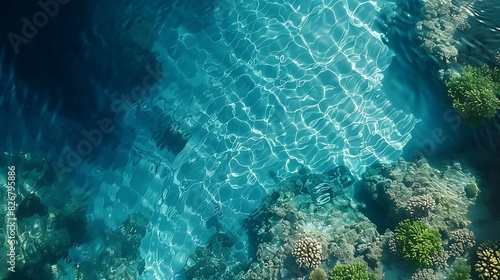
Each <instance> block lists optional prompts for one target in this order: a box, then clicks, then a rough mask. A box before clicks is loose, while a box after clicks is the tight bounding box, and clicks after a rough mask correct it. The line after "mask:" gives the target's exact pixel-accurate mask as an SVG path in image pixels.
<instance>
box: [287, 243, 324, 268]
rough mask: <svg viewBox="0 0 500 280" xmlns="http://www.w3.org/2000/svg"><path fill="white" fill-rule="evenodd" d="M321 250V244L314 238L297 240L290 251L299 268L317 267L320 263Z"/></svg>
mask: <svg viewBox="0 0 500 280" xmlns="http://www.w3.org/2000/svg"><path fill="white" fill-rule="evenodd" d="M322 252H323V250H322V249H321V244H320V243H319V242H318V241H317V240H316V239H314V238H311V237H304V238H301V239H299V241H298V242H297V244H295V247H294V248H293V250H292V255H293V257H294V258H295V261H296V262H297V265H298V266H300V267H317V266H319V264H320V263H321V259H322V256H321V254H322Z"/></svg>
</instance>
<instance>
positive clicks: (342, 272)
mask: <svg viewBox="0 0 500 280" xmlns="http://www.w3.org/2000/svg"><path fill="white" fill-rule="evenodd" d="M376 279H377V277H376V276H375V274H373V273H371V272H370V271H369V269H368V266H366V264H364V263H354V264H339V265H336V266H335V267H334V268H333V269H332V273H331V276H330V280H376Z"/></svg>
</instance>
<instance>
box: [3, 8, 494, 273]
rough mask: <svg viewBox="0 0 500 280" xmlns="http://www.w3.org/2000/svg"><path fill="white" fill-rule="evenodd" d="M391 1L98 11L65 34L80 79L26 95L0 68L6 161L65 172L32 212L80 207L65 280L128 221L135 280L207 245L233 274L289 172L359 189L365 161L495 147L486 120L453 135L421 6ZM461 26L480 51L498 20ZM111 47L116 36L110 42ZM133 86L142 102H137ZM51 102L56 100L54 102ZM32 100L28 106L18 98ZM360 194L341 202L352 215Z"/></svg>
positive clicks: (10, 69) (175, 269)
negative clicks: (58, 187) (219, 237)
mask: <svg viewBox="0 0 500 280" xmlns="http://www.w3.org/2000/svg"><path fill="white" fill-rule="evenodd" d="M398 4H399V6H396V2H394V1H385V0H379V1H357V0H341V1H326V0H321V1H319V0H318V1H317V0H312V1H265V0H258V1H235V2H232V1H213V2H207V3H203V4H201V3H195V2H190V1H188V2H182V1H175V2H173V3H170V2H169V3H157V2H156V1H147V2H145V3H140V4H138V3H134V2H133V1H130V2H129V3H127V4H123V3H122V4H117V3H109V4H95V5H94V4H93V5H89V6H92V7H91V8H89V10H92V11H93V12H92V13H90V12H89V13H88V15H87V14H86V15H87V16H86V17H84V18H85V19H81V18H77V19H75V21H76V22H77V23H75V24H79V23H80V20H81V21H84V22H86V21H88V22H89V23H92V24H93V25H89V26H91V27H89V28H82V31H81V33H77V32H75V33H76V35H75V33H72V34H73V36H75V37H78V38H79V40H80V41H81V42H84V44H82V45H81V46H80V47H78V48H77V47H74V46H67V48H69V49H72V48H75V49H79V50H75V51H68V52H67V53H65V54H63V55H64V57H65V58H68V59H67V60H65V61H74V63H70V64H68V65H72V66H70V67H68V68H64V69H65V70H66V71H68V72H70V73H73V72H71V71H74V72H75V73H80V74H79V75H80V76H77V77H76V78H80V79H82V80H86V81H88V82H87V83H83V82H82V84H80V83H74V84H73V83H71V82H69V81H71V80H72V78H71V77H69V78H68V77H66V76H64V75H62V78H61V79H58V80H57V81H58V82H54V83H53V84H52V83H48V82H47V83H42V82H40V83H36V84H35V83H29V82H26V83H27V85H24V84H22V83H20V82H19V80H23V81H31V79H33V80H36V79H37V78H36V77H35V76H36V75H33V74H29V73H28V74H26V73H25V72H22V71H20V70H18V68H22V67H21V66H19V65H20V64H21V62H19V61H22V60H23V59H21V58H16V59H9V57H8V55H4V56H2V58H1V61H2V62H3V63H4V64H5V65H7V66H5V67H4V68H3V70H2V71H3V72H2V77H3V79H2V86H3V87H4V92H6V93H9V92H10V94H4V95H3V96H2V100H1V101H0V103H1V104H2V105H3V106H4V109H3V111H2V114H3V118H4V119H6V120H10V122H9V121H6V122H5V123H6V124H5V127H6V131H7V135H8V137H6V139H5V141H4V142H2V146H1V147H2V149H3V150H4V151H5V154H6V156H8V155H9V153H11V154H17V153H21V152H29V151H30V149H32V150H33V151H43V152H44V153H46V159H47V160H50V162H52V165H51V166H52V167H54V163H56V164H57V163H61V164H65V165H69V166H70V167H71V168H70V169H71V176H70V177H65V176H66V174H64V176H62V177H63V178H62V179H63V181H65V182H66V184H67V185H66V186H65V187H64V191H61V192H59V193H57V192H56V194H51V196H50V199H48V200H45V201H46V202H45V203H46V204H54V205H59V206H60V205H62V204H64V201H66V200H67V199H68V198H67V196H71V197H73V198H74V199H71V200H70V202H71V203H76V204H78V203H80V205H79V206H83V209H84V210H82V211H81V212H80V215H81V216H82V217H84V220H85V223H86V224H85V227H86V231H88V237H87V238H86V239H84V240H83V241H81V242H74V243H72V244H71V246H68V247H69V248H67V250H65V252H67V253H61V256H59V257H60V258H63V259H64V258H65V259H66V260H67V263H68V267H73V268H74V267H76V266H74V264H76V263H79V264H82V265H81V267H82V268H86V267H88V266H85V264H87V265H88V264H89V263H92V260H93V258H97V257H96V256H99V255H103V254H105V253H104V252H105V251H106V249H105V247H106V245H105V244H107V243H106V242H108V241H106V238H104V236H105V235H106V234H107V233H105V231H104V229H109V230H116V229H121V228H122V226H123V224H124V223H125V224H127V223H128V222H129V220H128V219H130V215H133V214H134V213H136V214H137V213H140V214H141V215H143V216H144V217H145V218H144V220H141V218H137V219H138V220H139V221H141V222H142V224H141V226H140V227H139V226H138V228H140V229H141V230H144V232H143V234H142V235H140V238H139V237H137V236H136V239H137V240H139V241H137V242H136V243H134V244H135V245H134V246H137V248H136V249H137V250H136V251H137V256H140V259H143V260H144V263H143V264H144V267H143V269H142V270H143V271H142V270H141V274H140V276H138V279H185V276H184V273H185V271H184V269H185V266H186V263H187V262H188V259H189V257H190V255H191V254H193V253H194V252H195V249H196V248H197V246H203V245H206V244H207V243H208V242H209V240H210V238H212V237H213V235H214V234H215V233H217V232H233V233H238V234H236V236H237V238H236V240H234V242H235V243H237V244H238V246H235V247H234V248H232V249H231V250H232V255H231V256H232V257H231V258H228V259H227V260H226V261H228V266H231V265H234V266H236V264H238V263H243V262H246V261H249V259H250V257H251V256H250V255H249V254H250V253H249V252H250V251H252V250H253V249H254V248H251V247H252V243H251V239H252V237H251V236H250V237H249V236H248V235H247V234H246V232H245V231H244V230H242V228H244V226H243V222H244V221H245V218H247V217H248V216H249V215H250V214H252V213H254V212H255V211H256V210H257V209H259V208H260V207H261V204H262V202H263V200H264V199H265V198H266V196H268V195H271V194H272V193H273V190H274V189H275V187H276V185H277V184H278V183H279V182H282V181H283V180H284V179H286V178H288V177H290V176H292V175H297V174H302V173H318V174H321V173H327V172H328V171H329V170H332V169H335V168H338V167H339V166H340V167H342V168H346V170H348V172H350V173H351V174H352V176H348V177H349V178H352V180H361V179H362V178H363V173H364V172H365V171H366V170H367V169H368V167H369V166H371V165H372V164H374V163H377V162H381V163H388V164H389V163H394V162H396V161H397V160H398V159H399V158H400V157H405V158H406V159H414V158H416V157H418V156H419V155H421V154H424V155H425V156H431V155H442V154H446V153H450V152H451V153H456V154H458V155H459V156H460V157H461V156H464V155H467V153H468V150H469V149H470V148H471V147H474V146H475V145H477V144H478V143H483V141H484V142H495V140H492V139H495V135H498V129H495V124H496V122H493V123H492V124H491V127H493V128H491V127H490V128H485V129H482V130H481V129H477V130H472V129H470V128H467V127H465V126H464V125H460V124H458V123H457V119H456V117H454V115H453V112H452V110H451V109H450V108H451V107H450V101H449V100H448V99H447V95H446V88H445V86H444V84H443V83H442V81H441V80H439V69H438V68H439V67H438V66H437V65H436V64H435V62H434V61H433V60H432V59H430V58H428V57H425V56H424V55H423V54H422V51H421V47H420V45H419V41H418V39H416V38H415V34H413V31H412V30H413V29H414V28H415V25H416V23H417V22H418V20H417V18H416V10H418V9H419V8H420V7H421V5H422V3H420V2H418V1H415V2H413V1H411V3H410V4H407V5H404V4H401V3H398ZM70 5H71V4H68V7H70ZM75 5H76V4H75ZM114 5H118V6H119V8H114ZM61 7H62V6H61ZM75 9H76V10H78V9H77V8H75ZM471 9H472V8H471ZM471 11H472V10H471ZM470 13H471V14H473V15H475V17H474V18H475V19H476V20H477V22H475V21H474V20H471V21H470V24H471V25H474V24H479V25H481V26H487V27H488V28H489V30H490V31H491V32H492V34H494V36H491V37H488V38H484V40H485V41H488V40H491V41H492V42H493V43H491V44H492V45H493V44H495V43H496V42H497V40H498V38H497V37H498V36H497V35H496V34H497V33H498V32H497V31H498V22H492V21H490V20H491V18H492V16H491V15H489V13H490V11H489V10H488V9H486V11H485V10H484V9H480V8H478V9H476V10H474V11H473V12H470ZM474 13H476V14H474ZM108 17H109V20H108V19H107V18H108ZM116 18H119V20H116V21H114V20H115V19H116ZM55 19H56V17H55ZM56 20H57V19H56ZM131 22H134V23H133V24H132V23H131ZM54 26H55V25H54ZM54 26H51V27H50V28H53V27H54ZM131 26H132V27H131ZM41 32H42V31H41ZM44 34H45V33H43V32H42V33H40V36H44ZM109 36H117V37H116V39H114V40H110V41H112V42H113V43H110V42H109V41H108V37H109ZM495 36H496V37H495ZM490 38H491V39H490ZM36 39H37V40H38V37H37V38H36ZM61 40H64V39H61ZM131 42H132V43H131ZM35 43H37V44H38V43H39V41H36V42H35ZM483 43H484V44H485V42H480V43H477V45H483ZM40 44H42V43H40ZM42 45H43V44H42ZM464 47H465V46H464ZM80 48H81V49H80ZM104 50H106V51H104ZM21 51H22V50H21ZM100 51H103V55H102V57H103V58H102V65H101V64H99V59H96V57H99V53H100ZM492 51H494V50H492ZM6 53H7V54H8V51H6ZM54 53H57V52H55V51H54ZM53 55H54V56H56V55H57V54H53ZM75 56H77V57H79V58H78V59H75V60H72V59H73V58H74V57H75ZM106 56H107V57H108V58H104V57H106ZM488 57H489V59H490V60H491V55H490V56H488ZM125 58H128V59H129V60H130V61H127V60H126V59H125ZM483 59H484V60H486V54H485V57H484V58H483ZM124 60H125V61H124ZM89 61H91V62H89ZM94 63H95V64H96V65H97V66H95V65H94ZM40 64H41V65H43V61H42V62H40ZM23 65H24V64H23ZM80 65H84V66H85V67H88V69H85V68H83V67H80ZM16 67H18V68H16ZM56 67H58V66H52V68H54V69H55V68H56ZM61 67H63V66H61ZM92 67H95V68H92ZM42 68H43V67H42ZM48 68H51V67H48ZM52 68H51V69H52ZM57 69H59V68H57ZM129 70H130V71H129ZM16 71H19V72H20V73H16ZM47 71H49V70H47ZM50 71H52V70H50ZM50 71H49V72H50ZM55 71H56V70H54V72H55ZM34 72H36V71H34ZM39 73H41V74H37V75H40V78H39V79H40V80H45V79H48V78H47V77H46V76H43V75H44V74H43V70H40V71H39ZM130 73H132V74H130ZM87 74H88V76H86V75H87ZM23 75H25V76H23ZM47 76H48V77H49V78H50V77H53V76H52V74H50V73H49V74H47ZM68 76H69V74H68ZM27 77H28V78H27ZM146 77H149V78H148V79H149V80H147V83H146V82H145V81H146ZM73 78H75V77H73ZM16 79H18V80H16ZM75 80H77V79H75ZM61 81H64V82H61ZM59 84H60V86H59ZM146 84H151V86H146ZM141 85H142V86H143V87H142V88H144V87H151V88H152V89H151V90H149V89H148V90H143V91H142V92H141V90H140V89H138V88H140V86H141ZM37 86H39V87H40V88H37ZM42 86H43V87H42ZM55 88H57V90H59V91H58V92H59V93H57V94H54V95H53V96H52V97H51V98H52V99H50V100H49V97H48V96H51V95H50V92H52V91H57V90H55ZM69 89H70V90H72V92H74V94H75V96H74V97H73V96H72V97H71V98H69V97H68V98H67V99H66V96H67V95H65V94H64V93H60V92H65V90H69ZM80 90H81V92H80ZM30 93H32V94H33V96H36V97H34V98H33V99H29V98H27V97H26V96H32V95H30ZM58 94H59V95H58ZM135 94H137V95H135ZM79 95H81V96H86V97H85V98H83V97H79ZM23 98H26V99H23ZM44 98H46V99H47V100H48V101H45V99H44ZM27 99H29V100H31V102H32V103H29V102H27V101H23V100H27ZM54 100H57V101H54ZM79 102H80V103H79ZM27 104H28V105H27ZM65 104H72V105H71V106H65ZM78 104H81V106H79V105H78ZM117 104H118V105H117ZM7 105H10V107H9V109H6V108H7ZM72 106H75V108H76V107H81V108H79V109H78V112H76V111H75V110H76V109H72V108H73V107H72ZM65 107H70V108H69V109H67V111H68V112H67V111H66V110H65V109H64V108H65ZM72 112H73V113H74V114H73V115H71V113H72ZM13 119H18V120H19V121H18V122H17V123H14V122H13V121H12V120H13ZM103 120H109V121H110V122H109V123H108V125H109V126H113V128H114V129H113V132H110V133H109V134H107V133H105V132H104V134H102V133H101V135H102V139H101V140H100V141H96V142H99V143H98V144H95V145H94V146H95V147H94V146H92V148H91V150H90V151H89V152H88V153H87V152H85V155H83V156H81V157H82V159H81V160H78V159H76V158H75V157H71V156H69V154H70V153H71V152H69V149H68V148H67V147H71V148H72V149H73V151H77V152H78V151H80V150H78V149H80V148H81V149H86V148H85V147H81V146H78V145H79V143H81V142H82V141H84V140H86V139H90V138H88V137H97V136H95V135H96V134H93V136H88V135H90V134H88V133H90V132H89V131H94V132H95V131H97V130H95V129H97V128H100V129H101V131H103V130H104V129H102V127H101V125H102V124H103ZM82 129H83V130H85V131H86V132H83V133H82ZM95 133H97V132H95ZM436 135H441V136H443V135H444V136H443V137H444V138H443V139H444V140H439V141H438V140H436V137H437V136H436ZM471 135H473V136H475V138H474V137H468V136H471ZM484 135H488V136H486V137H485V136H484ZM441 136H440V137H441ZM440 137H438V138H440ZM97 138H99V137H97ZM95 139H96V138H94V140H95ZM440 139H441V138H440ZM464 139H465V140H464ZM495 145H496V144H495V143H493V144H492V145H491V146H487V147H488V148H486V152H485V153H488V152H489V151H491V150H494V149H496V148H495ZM459 149H462V150H461V151H463V153H460V152H458V153H457V150H459ZM80 155H81V154H80ZM457 157H458V156H457ZM57 166H58V168H59V170H60V168H61V166H60V165H57ZM63 170H64V169H63ZM56 173H57V172H56ZM63 173H65V172H63ZM59 174H60V173H59ZM33 176H34V175H33ZM33 176H32V177H33ZM58 178H59V177H58ZM59 179H61V178H59ZM356 186H359V185H357V184H354V185H351V184H346V185H345V187H346V188H345V190H343V193H345V196H346V199H347V200H348V201H350V202H352V203H354V202H353V201H354V200H353V199H354V193H356V192H357V191H358V190H356ZM25 188H26V190H27V191H32V193H36V192H37V191H39V190H38V189H36V188H33V189H30V186H28V187H25ZM48 193H50V192H46V194H48ZM47 196H48V195H47ZM21 197H22V195H21ZM46 199H47V198H46ZM332 199H333V198H332ZM60 207H62V206H60ZM74 207H75V208H78V207H77V206H74ZM48 211H49V212H50V211H53V212H57V211H58V210H57V206H53V207H49V210H48ZM68 211H69V210H68ZM61 212H62V210H61ZM346 215H347V214H346ZM137 223H138V224H139V222H137ZM134 236H135V235H134ZM134 248H135V247H134ZM131 255H134V253H132V254H131ZM108 261H109V260H108ZM68 270H71V269H69V268H68ZM54 273H55V272H54ZM78 273H79V272H78ZM60 274H61V275H64V273H62V272H60ZM110 274H111V275H113V273H110ZM61 279H64V278H61ZM68 279H69V278H68ZM71 279H72V278H71ZM132 279H134V278H132Z"/></svg>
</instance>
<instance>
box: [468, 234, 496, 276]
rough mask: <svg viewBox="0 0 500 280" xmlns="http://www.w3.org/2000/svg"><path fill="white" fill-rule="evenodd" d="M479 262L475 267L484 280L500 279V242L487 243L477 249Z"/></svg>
mask: <svg viewBox="0 0 500 280" xmlns="http://www.w3.org/2000/svg"><path fill="white" fill-rule="evenodd" d="M477 258H478V260H477V262H476V264H475V266H474V269H475V270H476V272H477V274H478V275H479V278H481V279H483V280H498V279H500V242H499V241H486V242H484V243H482V244H481V245H479V247H478V248H477Z"/></svg>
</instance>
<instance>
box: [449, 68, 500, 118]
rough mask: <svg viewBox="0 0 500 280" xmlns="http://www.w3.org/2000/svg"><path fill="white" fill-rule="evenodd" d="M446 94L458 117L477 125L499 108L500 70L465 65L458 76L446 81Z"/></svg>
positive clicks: (490, 116)
mask: <svg viewBox="0 0 500 280" xmlns="http://www.w3.org/2000/svg"><path fill="white" fill-rule="evenodd" d="M447 87H448V95H449V96H450V97H451V99H452V101H453V108H454V109H455V111H456V112H457V114H458V116H459V117H460V119H461V120H462V121H463V122H464V123H466V124H467V125H470V126H477V125H480V124H483V123H484V122H486V121H488V120H489V119H491V118H492V117H493V116H495V114H496V111H497V110H498V109H500V100H499V99H498V97H497V95H499V94H500V70H498V69H497V68H489V67H488V66H486V65H483V66H481V67H473V66H466V67H465V68H464V71H463V72H462V75H461V76H460V77H454V78H451V80H450V81H449V82H448V83H447Z"/></svg>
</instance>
